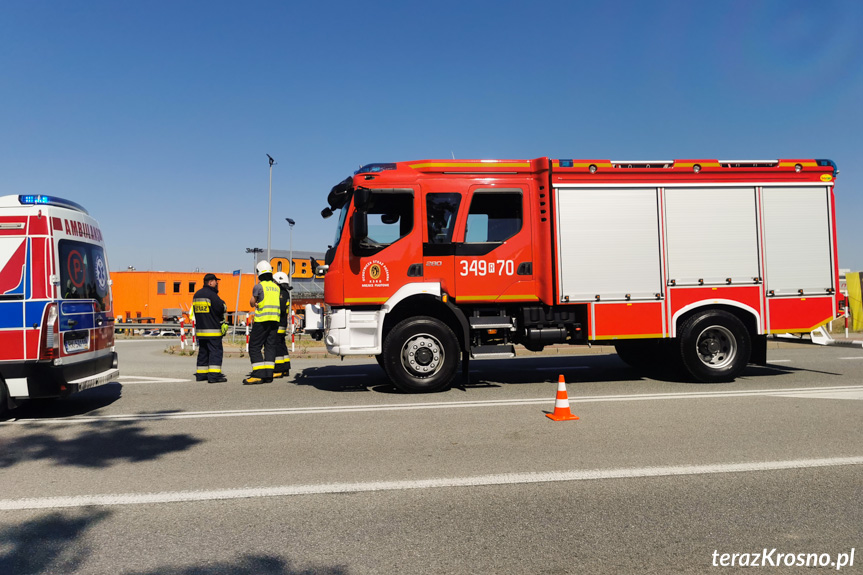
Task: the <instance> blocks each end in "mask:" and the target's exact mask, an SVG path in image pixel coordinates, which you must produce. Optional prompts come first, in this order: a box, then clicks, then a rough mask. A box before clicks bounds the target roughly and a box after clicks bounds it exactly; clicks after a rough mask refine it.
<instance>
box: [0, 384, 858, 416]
mask: <svg viewBox="0 0 863 575" xmlns="http://www.w3.org/2000/svg"><path fill="white" fill-rule="evenodd" d="M555 385H556V384H555ZM573 387H575V386H572V385H571V386H570V390H572V389H573ZM861 390H863V385H849V386H835V387H815V388H813V387H795V388H786V389H754V390H740V391H704V392H695V391H693V392H686V393H644V394H633V395H597V396H592V397H591V396H587V397H573V396H572V394H571V393H570V394H569V402H570V403H605V402H616V401H662V400H678V399H723V398H729V397H748V396H777V395H783V394H789V393H796V392H804V393H811V392H857V391H861ZM554 400H555V398H554V397H553V396H552V397H541V398H539V397H538V398H526V399H488V400H480V401H437V402H416V403H390V404H382V405H343V406H335V407H334V406H326V407H282V408H270V409H238V410H222V411H169V412H155V413H129V414H117V415H97V416H87V415H83V416H74V417H65V418H43V419H10V420H8V421H0V426H2V425H40V424H41V425H47V424H73V423H94V422H105V421H154V420H155V421H159V420H166V419H203V418H216V417H249V416H261V415H304V414H321V413H362V412H369V411H409V410H417V409H457V408H464V407H469V408H477V407H511V406H522V405H537V404H553V403H554ZM13 415H14V414H13Z"/></svg>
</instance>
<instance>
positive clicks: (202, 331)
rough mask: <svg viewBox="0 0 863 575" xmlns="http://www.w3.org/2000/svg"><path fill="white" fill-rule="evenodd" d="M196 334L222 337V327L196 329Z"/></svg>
mask: <svg viewBox="0 0 863 575" xmlns="http://www.w3.org/2000/svg"><path fill="white" fill-rule="evenodd" d="M195 335H197V336H198V337H222V330H220V329H196V330H195Z"/></svg>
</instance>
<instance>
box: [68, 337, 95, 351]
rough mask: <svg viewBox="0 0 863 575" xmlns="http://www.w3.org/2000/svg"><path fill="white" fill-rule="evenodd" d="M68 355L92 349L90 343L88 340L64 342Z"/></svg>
mask: <svg viewBox="0 0 863 575" xmlns="http://www.w3.org/2000/svg"><path fill="white" fill-rule="evenodd" d="M63 346H64V347H65V348H66V353H77V352H79V351H87V350H88V349H90V341H89V340H87V339H67V340H65V341H64V342H63Z"/></svg>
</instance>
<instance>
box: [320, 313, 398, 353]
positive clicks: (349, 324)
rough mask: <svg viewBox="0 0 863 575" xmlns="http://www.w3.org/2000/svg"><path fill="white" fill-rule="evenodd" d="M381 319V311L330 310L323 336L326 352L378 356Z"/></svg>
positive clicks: (381, 328)
mask: <svg viewBox="0 0 863 575" xmlns="http://www.w3.org/2000/svg"><path fill="white" fill-rule="evenodd" d="M383 317H384V312H383V310H375V311H355V310H350V309H334V310H332V312H331V313H330V314H329V315H328V316H327V320H328V321H327V323H328V324H329V325H328V326H327V328H326V331H325V334H324V343H326V344H327V351H328V352H330V353H332V354H334V355H379V354H380V353H381V344H382V342H381V334H382V333H383Z"/></svg>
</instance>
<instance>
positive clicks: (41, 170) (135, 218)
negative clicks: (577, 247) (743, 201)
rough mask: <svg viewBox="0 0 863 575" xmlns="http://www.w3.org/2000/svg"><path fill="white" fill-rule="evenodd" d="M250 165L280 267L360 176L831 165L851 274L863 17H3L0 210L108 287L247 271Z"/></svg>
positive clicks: (569, 13) (693, 9)
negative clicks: (452, 166)
mask: <svg viewBox="0 0 863 575" xmlns="http://www.w3.org/2000/svg"><path fill="white" fill-rule="evenodd" d="M267 153H269V154H270V155H272V156H273V157H274V158H275V159H276V161H277V162H278V164H277V165H276V166H275V168H274V171H273V209H272V212H273V224H272V225H273V232H272V247H273V249H285V250H286V249H288V247H289V231H288V226H287V224H286V223H285V221H284V218H285V217H291V218H292V219H294V220H296V222H297V223H296V226H295V228H294V233H293V248H294V250H295V251H299V250H311V251H323V250H325V249H326V246H327V244H328V243H331V242H332V239H333V236H334V225H335V219H330V220H326V221H324V220H322V219H321V218H320V215H319V214H320V210H321V208H323V207H324V206H325V199H326V194H327V192H328V191H329V189H330V187H332V186H333V185H334V184H335V183H337V182H338V181H340V180H342V179H344V178H345V177H346V176H348V175H349V174H350V173H352V172H353V170H354V169H356V168H357V166H359V165H361V164H365V163H370V162H386V161H401V160H417V159H430V158H450V157H452V155H455V157H456V158H533V157H538V156H549V157H552V158H595V159H612V160H621V159H638V160H656V159H675V158H678V159H680V158H717V159H775V158H829V159H832V160H834V161H836V162H837V164H838V165H839V168H840V171H841V174H840V176H839V179H838V182H837V197H838V213H839V215H838V225H839V259H840V266H841V267H845V268H852V269H854V270H860V269H863V225H861V224H860V221H861V215H863V197H861V194H860V190H861V186H863V2H860V0H848V1H832V0H825V1H819V2H812V1H811V0H807V1H757V0H743V1H723V2H692V1H672V2H666V1H652V2H642V1H618V2H613V3H609V2H573V1H571V0H568V1H561V2H557V1H554V0H552V1H546V2H508V1H501V0H498V1H489V2H476V1H471V0H458V1H449V0H445V1H442V2H433V3H423V4H418V3H417V4H415V3H411V2H403V1H394V2H344V1H341V0H339V1H330V2H272V1H270V2H267V1H260V2H227V1H221V0H210V1H200V2H189V1H162V2H158V1H155V2H117V1H114V0H112V1H95V0H88V1H85V2H68V1H60V0H55V1H28V2H3V3H0V194H2V195H5V194H18V193H51V194H56V195H60V196H63V197H66V198H69V199H72V200H74V201H77V202H79V203H81V204H83V205H85V206H86V207H87V208H88V209H89V210H90V212H91V213H92V214H93V215H94V216H95V217H96V218H97V219H99V220H100V222H101V225H102V232H103V234H104V236H105V238H106V240H107V241H108V242H109V258H110V267H111V269H112V270H119V269H125V268H126V267H127V266H130V265H133V266H135V267H136V268H137V269H139V270H147V269H154V270H171V271H192V270H194V269H195V268H201V269H202V270H205V271H210V270H212V271H217V272H227V271H230V270H232V269H237V268H240V267H242V269H243V270H244V271H249V269H250V268H251V263H252V260H251V257H250V256H248V255H246V253H245V248H247V247H253V246H254V247H262V248H266V245H267V193H268V165H267V157H266V156H265V154H267ZM806 232H807V230H804V229H801V230H800V233H801V234H805V233H806ZM717 249H722V242H721V239H717Z"/></svg>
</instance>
